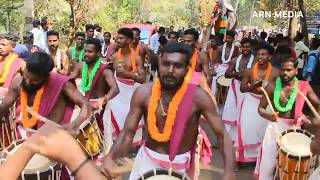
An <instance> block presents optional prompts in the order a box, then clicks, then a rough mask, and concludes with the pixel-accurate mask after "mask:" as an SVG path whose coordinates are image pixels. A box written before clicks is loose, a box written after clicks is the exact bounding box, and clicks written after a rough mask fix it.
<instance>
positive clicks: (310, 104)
mask: <svg viewBox="0 0 320 180" xmlns="http://www.w3.org/2000/svg"><path fill="white" fill-rule="evenodd" d="M298 93H299V94H300V95H301V96H302V97H303V99H304V100H305V101H306V102H307V104H308V106H309V108H310V109H311V111H312V113H313V115H314V116H315V117H316V118H317V119H318V121H319V122H320V115H319V113H318V112H317V110H316V108H314V106H313V105H312V103H311V102H310V100H309V99H308V98H307V96H305V95H304V94H303V93H302V92H301V91H299V89H298Z"/></svg>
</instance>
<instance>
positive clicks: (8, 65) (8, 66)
mask: <svg viewBox="0 0 320 180" xmlns="http://www.w3.org/2000/svg"><path fill="white" fill-rule="evenodd" d="M17 57H18V55H16V54H11V55H9V56H8V57H7V59H8V60H7V62H6V65H5V66H4V70H3V72H2V75H1V78H0V83H1V84H3V83H4V82H5V81H6V79H7V76H8V74H9V72H10V69H11V65H12V63H13V62H14V60H16V58H17Z"/></svg>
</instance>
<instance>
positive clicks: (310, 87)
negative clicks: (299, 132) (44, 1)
mask: <svg viewBox="0 0 320 180" xmlns="http://www.w3.org/2000/svg"><path fill="white" fill-rule="evenodd" d="M33 25H34V28H33V29H32V31H31V32H27V33H26V34H25V35H24V37H23V43H18V39H17V38H16V37H15V36H13V35H10V34H5V35H1V36H0V59H1V62H0V72H1V78H0V85H1V89H0V90H1V93H0V94H1V96H2V101H1V104H0V115H1V116H2V117H5V116H8V115H7V114H8V111H9V110H11V109H12V107H15V108H16V110H15V113H14V115H15V117H14V119H15V121H14V122H13V123H14V124H15V127H16V131H17V132H16V134H17V139H21V138H22V139H26V140H25V142H24V143H23V144H22V146H20V148H19V149H18V150H17V151H16V152H14V153H13V155H11V156H8V157H6V161H5V162H4V163H3V164H2V165H1V166H0V179H16V178H17V177H18V176H19V175H20V173H21V172H22V171H23V169H24V168H25V166H26V165H27V163H28V162H29V160H30V159H31V158H32V157H33V155H34V154H36V153H37V154H41V155H43V156H46V157H48V158H50V159H51V160H54V161H57V162H60V163H62V164H64V165H65V168H63V169H62V173H61V179H69V178H70V175H71V176H74V177H75V178H76V179H112V178H115V177H117V176H119V174H118V173H117V171H116V170H115V169H117V168H118V166H119V165H118V164H117V163H116V160H117V159H119V158H122V157H124V156H127V155H128V153H129V151H131V150H132V149H135V148H136V149H138V151H137V154H136V155H135V162H134V163H133V167H132V170H131V174H130V177H129V179H130V180H136V179H139V178H141V177H143V176H144V175H145V174H146V173H147V172H149V171H153V170H154V169H158V168H165V169H173V171H175V172H178V173H182V174H186V175H188V176H189V177H190V178H191V179H198V178H199V162H198V161H199V159H201V162H202V163H203V164H208V163H209V162H210V159H211V155H212V152H211V143H210V140H208V137H207V134H206V132H205V131H204V129H208V128H204V127H203V126H204V124H208V126H209V127H210V131H213V132H214V133H215V139H216V141H214V146H215V147H217V148H218V149H219V151H220V153H221V154H222V156H223V161H224V174H223V179H224V180H234V179H236V173H237V172H238V171H241V165H242V164H244V163H249V162H256V167H255V172H254V175H255V177H256V178H257V179H259V180H271V179H273V178H274V176H275V172H276V168H277V156H278V150H277V139H278V138H279V137H280V136H281V133H283V132H285V131H286V130H288V129H291V128H302V129H307V130H308V131H310V132H312V133H313V134H314V135H315V138H314V140H313V141H312V144H311V147H310V148H311V151H312V152H313V153H315V154H319V153H320V133H319V132H320V131H319V128H320V119H319V118H318V117H319V115H317V114H313V113H312V112H311V110H310V109H309V106H307V105H305V103H304V101H305V99H303V98H302V95H300V93H301V94H304V96H306V97H307V98H308V99H309V100H310V102H311V104H312V105H313V106H314V107H315V109H316V111H317V112H320V99H319V94H320V80H319V79H320V62H319V61H320V59H319V58H320V40H319V39H317V38H314V39H312V42H311V44H310V46H309V47H308V46H307V45H305V43H304V36H303V35H302V34H301V33H299V32H297V35H296V37H295V38H294V42H293V40H292V39H290V38H289V37H288V36H284V35H283V34H276V35H272V34H268V33H266V32H264V31H262V32H260V34H259V35H258V33H253V34H246V33H243V32H242V35H241V36H242V38H241V40H240V41H239V42H237V40H236V39H237V38H236V37H237V32H236V31H227V33H226V34H216V35H210V37H209V41H208V42H204V43H202V45H201V46H200V45H199V32H198V30H196V29H193V28H191V29H186V30H179V32H176V31H174V27H173V26H171V27H170V28H169V29H167V30H166V28H164V27H160V28H159V29H158V30H157V32H156V33H155V34H154V35H152V36H151V37H150V44H149V45H148V44H142V43H141V42H140V30H139V29H138V28H132V29H130V28H120V29H119V30H118V31H117V33H116V35H115V37H114V38H113V37H112V33H111V32H102V29H101V27H99V25H91V24H88V25H86V26H85V32H77V33H75V35H74V45H73V46H71V47H69V48H68V49H66V50H64V49H62V48H61V44H60V43H61V42H60V38H61V36H60V34H59V32H58V31H55V30H49V28H48V23H47V19H46V18H44V19H42V20H41V21H37V20H36V21H34V23H33ZM238 35H240V34H238ZM228 80H230V81H228ZM226 81H227V82H230V84H227V85H225V83H224V82H226ZM270 99H271V100H270ZM39 117H45V118H46V119H48V120H49V121H48V120H43V119H44V118H39ZM93 117H94V119H95V121H96V122H97V124H98V128H99V130H95V131H99V132H101V133H102V137H103V141H104V143H105V144H107V148H106V149H104V151H103V152H100V153H99V154H98V155H96V156H95V157H94V158H93V160H90V159H88V157H87V154H85V152H84V151H83V150H82V149H81V146H80V145H79V143H78V142H77V141H76V140H75V138H74V137H77V135H78V134H79V133H80V131H79V130H81V128H83V127H82V125H83V123H85V122H86V121H87V120H88V119H92V118H93ZM200 122H201V123H200ZM202 122H203V123H202ZM205 126H207V125H205ZM199 139H201V140H199ZM209 139H212V137H209ZM15 140H16V139H13V140H12V141H15ZM199 142H201V143H200V144H199ZM211 142H212V141H211ZM1 148H5V147H1ZM197 156H200V158H198V159H197V158H196V157H197ZM96 164H99V167H100V168H99V169H98V168H97V167H96ZM70 172H71V174H70ZM316 173H319V172H315V174H314V175H313V176H314V177H315V179H317V177H318V178H319V177H320V174H316ZM69 174H70V175H69Z"/></svg>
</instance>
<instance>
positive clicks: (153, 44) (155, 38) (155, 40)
mask: <svg viewBox="0 0 320 180" xmlns="http://www.w3.org/2000/svg"><path fill="white" fill-rule="evenodd" d="M165 30H166V29H165V28H164V27H159V30H158V33H156V34H154V35H152V36H151V39H150V48H151V49H152V51H153V52H154V53H155V54H156V53H157V52H158V48H159V46H160V43H159V38H160V36H163V35H164V33H165Z"/></svg>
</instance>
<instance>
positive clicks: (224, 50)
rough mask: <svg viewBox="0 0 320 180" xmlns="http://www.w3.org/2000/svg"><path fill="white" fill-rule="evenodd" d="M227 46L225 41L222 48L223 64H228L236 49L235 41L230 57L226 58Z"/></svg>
mask: <svg viewBox="0 0 320 180" xmlns="http://www.w3.org/2000/svg"><path fill="white" fill-rule="evenodd" d="M226 48H227V43H224V45H223V48H222V55H221V60H222V63H223V64H228V63H229V62H230V61H231V58H232V55H233V51H234V43H232V47H231V50H230V53H229V57H228V59H227V60H226Z"/></svg>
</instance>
